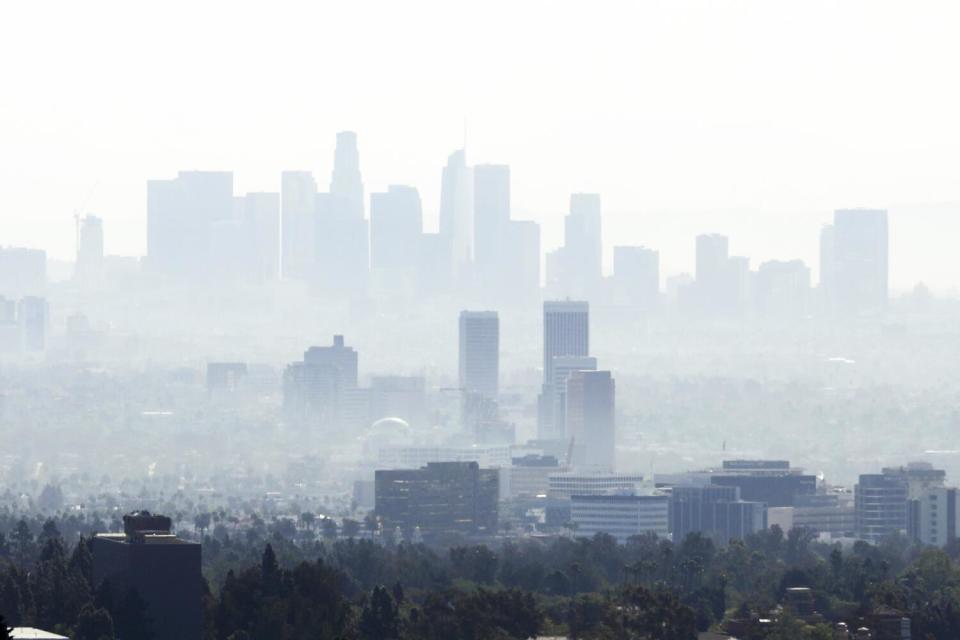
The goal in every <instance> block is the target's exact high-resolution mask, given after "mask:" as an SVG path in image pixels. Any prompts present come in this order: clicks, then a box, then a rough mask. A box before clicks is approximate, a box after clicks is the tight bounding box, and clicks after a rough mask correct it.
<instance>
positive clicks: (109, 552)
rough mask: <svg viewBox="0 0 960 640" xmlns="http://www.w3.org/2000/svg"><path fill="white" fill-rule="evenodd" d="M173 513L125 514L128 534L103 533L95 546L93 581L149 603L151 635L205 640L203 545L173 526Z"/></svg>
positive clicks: (116, 594)
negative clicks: (175, 531) (182, 535)
mask: <svg viewBox="0 0 960 640" xmlns="http://www.w3.org/2000/svg"><path fill="white" fill-rule="evenodd" d="M170 524H171V522H170V518H168V517H166V516H158V515H151V514H150V512H149V511H141V512H135V513H131V514H129V515H125V516H123V533H98V534H96V535H95V536H94V537H93V541H92V543H91V545H90V548H91V551H92V552H93V580H94V584H97V585H101V584H104V583H106V584H108V585H109V586H110V589H111V594H110V595H111V597H112V598H113V602H121V601H122V600H123V599H124V598H125V597H128V593H129V592H130V591H131V590H132V591H135V592H136V594H137V595H138V596H139V597H140V599H141V600H142V601H143V603H144V605H146V611H145V612H144V613H145V616H146V618H147V620H148V621H149V625H150V627H151V628H150V631H151V634H150V636H151V637H154V638H178V640H179V639H182V640H200V638H201V637H202V635H203V590H202V586H203V577H202V576H201V573H200V545H199V544H198V543H196V542H188V541H186V540H181V539H180V538H178V537H177V536H176V535H174V534H173V533H171V531H170Z"/></svg>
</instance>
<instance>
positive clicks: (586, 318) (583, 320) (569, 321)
mask: <svg viewBox="0 0 960 640" xmlns="http://www.w3.org/2000/svg"><path fill="white" fill-rule="evenodd" d="M589 354H590V305H589V303H587V302H580V301H572V300H563V301H547V302H544V303H543V390H542V392H541V394H540V406H539V416H538V434H537V437H538V438H540V439H543V440H549V439H556V438H562V437H564V436H563V425H562V424H559V423H558V422H557V417H556V416H555V415H554V406H553V403H554V399H555V394H556V390H555V389H554V386H553V385H554V359H555V358H557V357H559V356H588V355H589Z"/></svg>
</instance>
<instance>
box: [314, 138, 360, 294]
mask: <svg viewBox="0 0 960 640" xmlns="http://www.w3.org/2000/svg"><path fill="white" fill-rule="evenodd" d="M316 220H317V232H316V236H315V238H316V240H315V242H316V245H315V246H316V256H317V262H316V275H315V277H314V278H313V280H314V282H316V283H317V284H318V285H319V288H320V290H321V291H323V292H325V293H327V294H334V295H337V296H344V297H347V298H357V297H362V296H363V295H365V294H366V291H367V283H368V282H367V281H368V276H369V272H370V230H369V224H368V223H367V219H366V217H365V216H364V206H363V180H362V178H361V175H360V156H359V152H358V150H357V134H355V133H353V132H352V131H341V132H340V133H338V134H337V146H336V149H335V150H334V168H333V173H332V175H331V177H330V192H329V193H325V194H318V195H317V200H316Z"/></svg>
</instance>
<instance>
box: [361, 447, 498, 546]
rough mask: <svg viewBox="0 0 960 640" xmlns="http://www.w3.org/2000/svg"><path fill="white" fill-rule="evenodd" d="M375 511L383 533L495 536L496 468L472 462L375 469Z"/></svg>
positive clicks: (432, 463)
mask: <svg viewBox="0 0 960 640" xmlns="http://www.w3.org/2000/svg"><path fill="white" fill-rule="evenodd" d="M374 482H375V493H376V498H375V500H376V510H375V511H376V515H377V517H378V518H380V520H381V522H382V524H383V528H384V529H385V530H387V531H390V530H393V529H394V528H395V527H400V529H401V530H403V531H405V532H409V531H412V530H413V529H415V528H417V527H419V528H420V531H421V532H422V533H424V534H431V533H443V532H460V533H468V534H477V533H487V534H494V533H496V530H497V502H498V497H499V471H498V470H497V469H481V468H480V465H478V464H477V463H476V462H431V463H428V464H427V465H426V466H425V467H422V468H420V469H390V470H377V471H376V474H375V480H374Z"/></svg>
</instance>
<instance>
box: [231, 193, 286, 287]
mask: <svg viewBox="0 0 960 640" xmlns="http://www.w3.org/2000/svg"><path fill="white" fill-rule="evenodd" d="M237 200H238V206H239V207H240V211H239V215H238V218H239V222H240V224H241V228H242V229H243V273H244V274H245V276H247V277H249V278H250V279H251V280H252V281H253V282H273V281H275V280H276V279H277V278H278V277H279V275H280V194H279V193H265V192H260V193H248V194H246V195H244V196H243V197H241V198H237Z"/></svg>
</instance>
